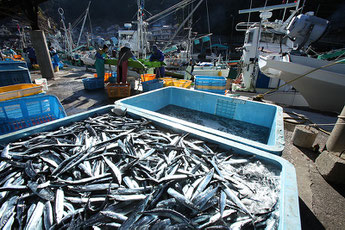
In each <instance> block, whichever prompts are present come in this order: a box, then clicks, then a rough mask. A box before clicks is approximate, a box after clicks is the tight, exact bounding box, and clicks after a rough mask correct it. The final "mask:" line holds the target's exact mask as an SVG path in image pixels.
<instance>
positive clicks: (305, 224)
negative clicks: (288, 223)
mask: <svg viewBox="0 0 345 230" xmlns="http://www.w3.org/2000/svg"><path fill="white" fill-rule="evenodd" d="M299 208H300V213H301V226H302V229H313V230H323V229H325V227H324V226H323V225H322V224H321V222H320V221H319V220H318V219H317V218H316V216H315V215H314V214H313V212H312V211H311V210H310V209H309V208H308V207H307V205H306V204H305V203H304V202H303V200H302V199H301V198H299Z"/></svg>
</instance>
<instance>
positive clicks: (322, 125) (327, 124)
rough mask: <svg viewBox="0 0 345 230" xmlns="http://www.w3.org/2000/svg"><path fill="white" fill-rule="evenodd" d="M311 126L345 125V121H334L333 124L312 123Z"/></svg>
mask: <svg viewBox="0 0 345 230" xmlns="http://www.w3.org/2000/svg"><path fill="white" fill-rule="evenodd" d="M310 125H311V126H331V125H334V126H335V125H345V123H333V124H310Z"/></svg>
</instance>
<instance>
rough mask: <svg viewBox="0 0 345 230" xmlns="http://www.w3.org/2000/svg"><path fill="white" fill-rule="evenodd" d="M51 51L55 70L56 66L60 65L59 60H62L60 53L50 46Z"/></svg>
mask: <svg viewBox="0 0 345 230" xmlns="http://www.w3.org/2000/svg"><path fill="white" fill-rule="evenodd" d="M49 52H50V56H51V59H52V63H53V68H54V70H55V69H56V67H57V66H59V62H60V59H59V55H58V53H57V52H56V50H55V49H54V48H53V47H50V51H49Z"/></svg>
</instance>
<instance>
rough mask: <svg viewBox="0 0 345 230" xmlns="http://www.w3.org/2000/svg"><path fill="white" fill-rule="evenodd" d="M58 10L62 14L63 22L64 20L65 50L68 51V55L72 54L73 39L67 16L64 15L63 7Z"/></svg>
mask: <svg viewBox="0 0 345 230" xmlns="http://www.w3.org/2000/svg"><path fill="white" fill-rule="evenodd" d="M58 12H59V14H60V16H61V22H62V26H63V29H64V32H65V52H66V51H67V52H66V53H67V54H68V55H71V54H72V39H71V36H70V34H69V32H68V30H67V28H66V24H65V17H64V16H63V15H64V10H63V9H62V8H59V9H58Z"/></svg>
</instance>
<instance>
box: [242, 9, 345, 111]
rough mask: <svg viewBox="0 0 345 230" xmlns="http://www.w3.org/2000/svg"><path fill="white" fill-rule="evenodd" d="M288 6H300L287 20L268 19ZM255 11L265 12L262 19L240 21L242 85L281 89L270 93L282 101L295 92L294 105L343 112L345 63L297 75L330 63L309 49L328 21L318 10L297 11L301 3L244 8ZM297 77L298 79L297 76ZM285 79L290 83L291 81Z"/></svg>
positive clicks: (250, 89) (247, 88)
mask: <svg viewBox="0 0 345 230" xmlns="http://www.w3.org/2000/svg"><path fill="white" fill-rule="evenodd" d="M289 7H296V9H295V10H293V11H292V14H291V15H290V17H289V18H288V19H287V20H285V21H283V20H276V21H275V22H269V21H268V19H269V18H270V17H271V16H272V13H271V11H272V10H275V9H287V8H289ZM251 12H261V14H260V18H261V22H260V23H244V24H243V23H242V24H238V25H237V27H238V26H241V25H242V26H243V25H245V26H247V28H246V38H245V43H244V46H243V55H242V59H241V60H242V62H241V68H242V77H243V90H244V91H256V92H259V93H264V92H268V91H269V90H272V89H274V88H279V90H278V92H279V94H277V95H278V97H277V98H275V97H274V96H273V95H271V97H270V98H269V100H273V101H275V102H278V103H279V102H281V99H282V98H285V99H286V98H287V97H292V98H291V100H290V99H288V100H285V101H288V102H289V101H290V102H292V104H291V105H294V106H301V105H302V106H309V107H310V108H312V109H317V110H322V111H331V112H340V110H341V109H342V108H343V106H344V102H345V94H344V93H342V92H344V89H345V88H344V86H345V76H344V73H345V65H344V64H337V65H334V66H331V67H328V68H321V69H320V70H317V71H313V72H311V73H310V74H307V75H306V76H304V77H301V78H298V77H299V76H301V75H304V74H306V73H308V72H310V71H312V70H314V69H317V68H320V67H322V66H325V65H328V64H330V63H331V62H329V61H326V60H320V59H317V58H313V57H310V56H308V55H307V52H306V51H307V49H308V47H309V46H310V44H312V43H313V42H315V41H317V40H318V39H319V38H320V37H322V35H323V34H324V32H325V31H326V28H327V26H328V21H327V20H325V19H322V18H319V17H316V16H314V14H313V12H307V13H305V14H299V15H297V14H298V13H299V10H298V3H291V4H282V5H277V6H270V7H263V8H255V9H249V10H242V11H240V13H251ZM268 77H269V78H268ZM296 78H298V79H297V80H294V79H296ZM293 80H294V81H293ZM285 82H288V83H289V84H288V85H286V84H285ZM265 84H266V85H265ZM263 85H264V87H262V86H263ZM283 85H284V87H282V86H283ZM265 86H266V87H265ZM260 87H261V88H260ZM263 88H266V90H265V89H263ZM296 90H297V91H298V93H297V92H296ZM282 94H284V95H283V96H282ZM297 94H299V95H298V97H296V95H297ZM343 95H344V96H343ZM301 96H302V97H301ZM276 99H277V100H276ZM296 99H297V100H296ZM303 101H304V102H305V105H303ZM284 104H288V105H290V103H284Z"/></svg>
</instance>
